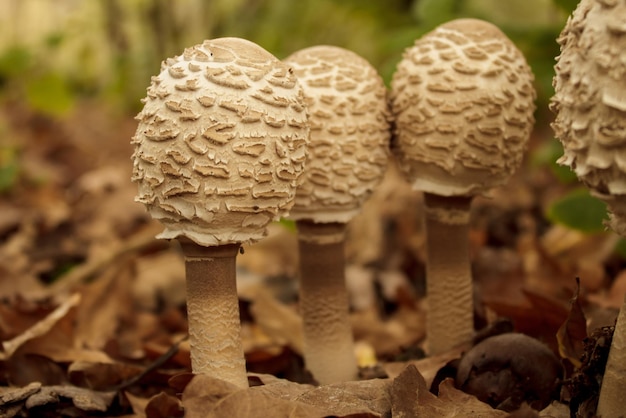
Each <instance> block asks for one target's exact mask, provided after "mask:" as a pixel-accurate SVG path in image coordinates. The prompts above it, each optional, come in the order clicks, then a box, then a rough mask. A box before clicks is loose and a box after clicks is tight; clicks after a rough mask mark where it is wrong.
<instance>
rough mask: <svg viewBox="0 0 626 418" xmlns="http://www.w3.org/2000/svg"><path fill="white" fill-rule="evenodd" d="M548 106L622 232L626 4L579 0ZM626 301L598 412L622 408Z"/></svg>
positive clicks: (625, 404)
mask: <svg viewBox="0 0 626 418" xmlns="http://www.w3.org/2000/svg"><path fill="white" fill-rule="evenodd" d="M558 41H559V44H560V45H561V54H560V56H559V57H558V58H557V64H556V66H555V70H556V75H555V77H554V82H553V84H554V88H555V95H554V97H553V98H552V102H551V104H550V108H551V109H552V111H554V112H555V113H556V119H555V121H554V123H553V124H552V127H553V129H554V132H555V134H556V136H557V137H558V138H559V140H560V141H561V143H562V144H563V149H564V155H563V156H562V157H561V158H560V159H559V161H558V162H559V163H560V164H563V165H566V166H569V167H570V168H571V169H572V170H573V171H574V172H575V173H576V175H577V176H578V178H579V179H580V180H581V181H582V182H583V183H585V184H586V185H587V187H589V188H590V189H591V191H592V193H593V194H594V195H595V196H597V197H598V198H600V199H601V200H602V201H604V202H606V204H607V208H608V210H609V213H610V226H611V228H613V230H614V231H615V232H617V233H618V234H620V235H621V236H626V3H625V2H623V1H617V0H582V1H581V2H580V3H579V4H578V7H577V8H576V10H575V11H574V13H573V14H572V16H571V17H570V18H569V20H568V21H567V24H566V26H565V28H564V29H563V31H562V32H561V35H560V37H559V40H558ZM625 388H626V300H625V303H624V305H623V306H622V308H621V311H620V314H619V316H618V319H617V323H616V325H615V332H614V335H613V342H612V344H611V350H610V352H609V358H608V361H607V365H606V370H605V373H604V378H603V381H602V387H601V390H600V399H599V402H598V415H599V416H602V417H617V416H620V415H623V414H624V413H625V412H624V411H626V397H624V390H625Z"/></svg>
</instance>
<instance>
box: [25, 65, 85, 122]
mask: <svg viewBox="0 0 626 418" xmlns="http://www.w3.org/2000/svg"><path fill="white" fill-rule="evenodd" d="M26 99H27V100H28V103H29V104H30V105H31V107H32V108H33V109H35V110H39V111H41V112H43V113H47V114H50V115H52V116H63V115H64V114H66V113H67V112H68V111H69V110H70V109H71V108H72V106H73V105H74V96H73V95H72V91H71V89H70V86H69V85H68V83H67V81H66V80H65V79H64V78H63V77H61V76H60V75H59V74H57V73H46V74H44V75H42V76H39V77H35V78H33V79H30V80H28V84H27V85H26Z"/></svg>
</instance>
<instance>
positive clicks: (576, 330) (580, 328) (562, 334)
mask: <svg viewBox="0 0 626 418" xmlns="http://www.w3.org/2000/svg"><path fill="white" fill-rule="evenodd" d="M577 284H578V286H577V288H576V294H575V296H574V298H573V299H572V301H571V306H570V311H569V314H568V316H567V319H566V320H565V322H563V325H561V327H560V328H559V330H558V331H557V333H556V339H557V341H558V346H559V354H560V356H561V357H562V358H565V359H568V360H569V361H570V362H572V364H573V365H574V367H576V368H579V367H580V366H581V364H582V363H581V358H582V355H583V352H584V351H585V348H584V343H583V341H584V339H585V338H586V337H587V320H586V318H585V313H584V312H583V309H582V307H581V306H580V301H579V298H580V282H579V281H577Z"/></svg>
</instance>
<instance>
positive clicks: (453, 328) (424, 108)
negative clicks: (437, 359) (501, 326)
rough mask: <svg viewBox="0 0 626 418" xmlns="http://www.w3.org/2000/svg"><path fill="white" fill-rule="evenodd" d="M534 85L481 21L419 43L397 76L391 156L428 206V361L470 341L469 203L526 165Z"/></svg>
mask: <svg viewBox="0 0 626 418" xmlns="http://www.w3.org/2000/svg"><path fill="white" fill-rule="evenodd" d="M533 78H534V77H533V74H532V72H531V71H530V68H529V67H528V65H527V64H526V61H525V59H524V56H523V55H522V53H521V52H520V51H519V50H518V49H517V48H516V47H515V45H514V44H513V43H512V42H511V41H510V40H509V39H508V38H507V37H506V36H505V35H504V34H503V33H502V32H501V31H500V30H499V29H498V28H496V27H495V26H494V25H492V24H490V23H487V22H483V21H480V20H476V19H459V20H454V21H452V22H449V23H446V24H443V25H441V26H439V27H438V28H436V29H435V30H433V31H432V32H430V33H428V34H426V35H425V36H424V37H423V38H421V39H418V40H417V41H416V42H415V44H414V45H413V46H412V47H411V48H409V49H407V50H406V51H405V53H404V57H403V59H402V61H401V62H400V63H399V64H398V68H397V71H396V73H395V74H394V76H393V80H392V82H391V87H392V88H391V101H392V113H393V114H394V116H395V118H396V131H395V134H396V137H395V142H394V144H393V145H392V150H393V151H394V153H395V155H396V156H397V159H398V161H399V165H400V168H401V169H402V171H404V173H405V174H406V176H407V178H408V180H409V181H410V182H411V183H412V185H413V187H414V188H415V189H417V190H420V191H423V192H424V203H425V206H426V211H425V217H426V219H425V223H426V230H427V263H426V275H427V294H428V306H429V308H428V316H427V335H428V347H427V350H428V352H429V353H430V354H437V353H441V352H444V351H446V350H449V349H451V348H452V347H455V346H458V345H462V344H464V343H468V342H469V341H470V340H471V337H472V334H473V317H472V313H473V312H472V276H471V270H470V260H469V253H468V245H469V244H468V224H469V217H470V216H469V209H470V204H471V199H472V197H473V196H475V195H477V194H482V193H485V192H487V191H488V190H489V189H491V188H493V187H495V186H499V185H502V184H504V183H506V182H507V181H508V180H509V177H510V176H511V175H512V174H513V172H514V171H515V170H516V169H517V168H518V167H519V165H520V164H521V162H522V159H523V154H524V151H525V149H526V144H527V141H528V138H529V136H530V132H531V130H532V128H533V123H534V118H533V111H534V109H535V105H534V99H535V90H534V89H533V86H532V82H533Z"/></svg>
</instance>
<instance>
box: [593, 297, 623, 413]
mask: <svg viewBox="0 0 626 418" xmlns="http://www.w3.org/2000/svg"><path fill="white" fill-rule="evenodd" d="M625 387H626V298H625V299H624V303H623V305H622V309H620V311H619V314H618V316H617V322H616V324H615V331H613V341H612V342H611V350H610V351H609V358H608V359H607V362H606V368H605V369H604V377H603V378H602V386H601V387H600V398H599V399H598V410H597V414H598V416H599V417H619V416H624V414H625V411H626V399H625V398H624V388H625Z"/></svg>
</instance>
